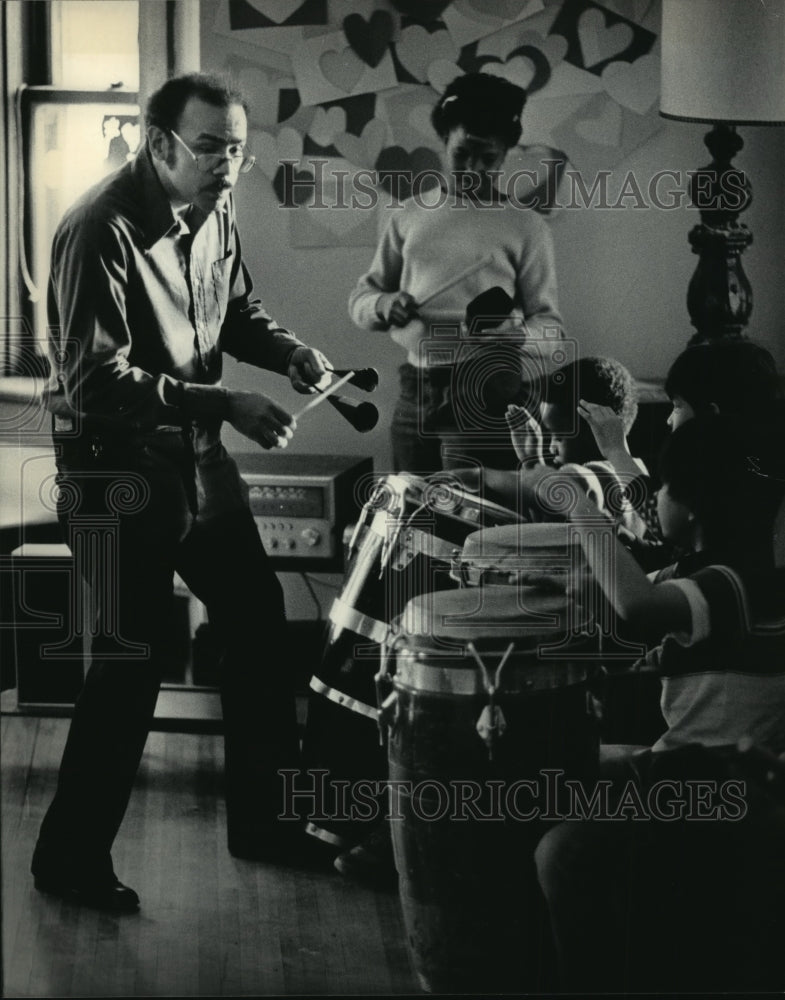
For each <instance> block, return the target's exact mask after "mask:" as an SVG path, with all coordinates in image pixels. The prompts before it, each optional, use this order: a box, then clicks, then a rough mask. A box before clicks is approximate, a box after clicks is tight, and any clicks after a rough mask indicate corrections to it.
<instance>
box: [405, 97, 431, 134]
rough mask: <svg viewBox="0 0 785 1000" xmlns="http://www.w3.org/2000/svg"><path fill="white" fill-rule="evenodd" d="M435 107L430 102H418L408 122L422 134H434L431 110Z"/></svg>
mask: <svg viewBox="0 0 785 1000" xmlns="http://www.w3.org/2000/svg"><path fill="white" fill-rule="evenodd" d="M432 110H433V108H432V106H431V105H430V104H418V105H417V107H416V108H412V110H411V111H410V112H409V115H408V117H407V119H406V121H407V123H408V124H409V125H411V127H412V128H413V129H414V130H415V131H416V132H420V133H421V134H422V135H428V136H431V135H433V125H431V112H432Z"/></svg>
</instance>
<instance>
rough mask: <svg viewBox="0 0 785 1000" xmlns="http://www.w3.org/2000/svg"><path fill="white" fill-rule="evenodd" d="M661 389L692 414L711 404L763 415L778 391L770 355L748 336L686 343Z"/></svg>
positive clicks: (739, 412) (732, 411) (735, 410)
mask: <svg viewBox="0 0 785 1000" xmlns="http://www.w3.org/2000/svg"><path fill="white" fill-rule="evenodd" d="M665 391H666V393H667V394H668V396H669V397H670V398H671V399H673V398H674V397H675V396H678V397H679V398H680V399H683V400H684V401H685V402H686V403H689V405H690V406H691V407H692V408H693V410H695V412H696V414H698V413H702V412H704V411H705V410H707V409H708V408H709V407H710V406H711V405H712V404H714V405H715V406H716V408H717V409H718V410H719V411H720V413H738V414H742V415H750V414H760V415H762V416H765V414H766V413H767V412H768V410H769V409H770V408H771V407H772V406H774V405H775V403H776V400H777V398H778V396H779V395H780V382H779V376H778V374H777V368H776V365H775V362H774V358H773V357H772V356H771V354H770V353H769V352H768V351H767V350H766V348H765V347H761V346H760V345H759V344H756V343H754V341H751V340H721V341H717V342H716V343H711V344H696V345H694V346H693V347H688V348H687V349H686V350H685V351H682V353H681V354H680V355H679V356H678V357H677V358H676V360H675V361H674V362H673V364H672V365H671V367H670V371H669V372H668V375H667V377H666V379H665Z"/></svg>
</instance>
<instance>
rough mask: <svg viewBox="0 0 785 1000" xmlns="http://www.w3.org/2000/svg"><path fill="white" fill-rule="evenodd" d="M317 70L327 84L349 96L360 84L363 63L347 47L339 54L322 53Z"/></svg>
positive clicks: (363, 68) (332, 52)
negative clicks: (319, 70)
mask: <svg viewBox="0 0 785 1000" xmlns="http://www.w3.org/2000/svg"><path fill="white" fill-rule="evenodd" d="M319 68H320V69H321V71H322V74H323V75H324V78H325V80H327V81H328V83H331V84H332V85H333V86H334V87H337V88H338V90H342V91H344V92H345V93H347V94H349V93H351V91H352V90H354V88H355V87H356V86H357V84H358V83H359V82H360V78H361V77H362V75H363V72H364V70H365V63H364V62H363V61H362V59H360V57H359V56H358V55H356V54H355V53H354V52H353V51H352V50H351V49H350V48H348V47H347V48H345V49H342V50H341V51H340V52H336V51H334V50H330V51H329V52H323V53H322V55H321V56H319Z"/></svg>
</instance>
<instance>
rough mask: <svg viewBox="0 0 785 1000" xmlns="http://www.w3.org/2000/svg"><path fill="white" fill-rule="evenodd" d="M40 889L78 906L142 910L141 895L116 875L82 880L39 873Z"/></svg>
mask: <svg viewBox="0 0 785 1000" xmlns="http://www.w3.org/2000/svg"><path fill="white" fill-rule="evenodd" d="M35 887H36V889H37V890H38V891H39V892H45V893H47V894H48V895H50V896H59V897H60V898H61V899H65V900H67V901H68V902H69V903H76V904H77V905H78V906H90V907H92V908H93V909H96V910H107V911H109V912H112V913H134V912H136V910H138V909H139V897H138V896H137V894H136V893H135V892H134V890H133V889H129V888H128V886H127V885H123V883H122V882H121V881H120V880H119V879H118V878H117V877H115V876H112V877H111V878H109V879H104V880H101V881H95V882H93V881H87V880H85V881H80V880H77V879H70V878H65V877H63V876H59V875H51V874H48V875H36V876H35Z"/></svg>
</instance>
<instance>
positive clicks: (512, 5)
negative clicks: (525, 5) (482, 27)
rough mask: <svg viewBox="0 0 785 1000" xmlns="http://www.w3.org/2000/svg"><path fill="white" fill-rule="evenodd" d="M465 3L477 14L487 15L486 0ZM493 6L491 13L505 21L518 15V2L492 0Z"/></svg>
mask: <svg viewBox="0 0 785 1000" xmlns="http://www.w3.org/2000/svg"><path fill="white" fill-rule="evenodd" d="M466 3H467V4H468V5H469V6H470V7H473V8H474V10H476V11H477V13H478V14H485V15H487V14H488V13H489V11H488V0H466ZM493 6H494V10H493V13H494V14H495V15H497V16H498V17H501V18H503V19H504V20H507V21H509V20H511V19H512V18H514V17H515V15H516V14H518V13H520V9H521V4H520V0H494V4H493Z"/></svg>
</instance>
